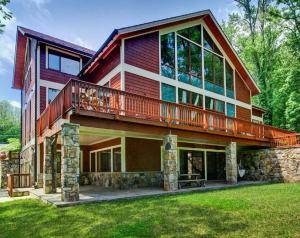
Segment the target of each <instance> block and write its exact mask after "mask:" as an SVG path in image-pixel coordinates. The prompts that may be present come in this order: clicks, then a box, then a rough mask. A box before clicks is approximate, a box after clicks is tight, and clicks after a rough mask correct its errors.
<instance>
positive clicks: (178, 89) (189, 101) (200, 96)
mask: <svg viewBox="0 0 300 238" xmlns="http://www.w3.org/2000/svg"><path fill="white" fill-rule="evenodd" d="M180 90H183V91H186V92H187V94H188V102H187V103H183V102H180V101H179V97H180V96H179V95H180V93H179V91H180ZM177 94H178V103H179V104H182V105H189V106H193V107H198V108H201V109H203V95H202V94H201V93H195V92H192V91H189V90H187V89H185V88H180V87H178V88H177ZM193 94H196V95H199V98H200V101H201V106H196V105H194V104H193Z"/></svg>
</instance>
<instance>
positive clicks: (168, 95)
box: [161, 83, 176, 102]
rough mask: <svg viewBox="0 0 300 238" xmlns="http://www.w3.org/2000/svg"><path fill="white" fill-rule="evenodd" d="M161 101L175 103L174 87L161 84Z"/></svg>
mask: <svg viewBox="0 0 300 238" xmlns="http://www.w3.org/2000/svg"><path fill="white" fill-rule="evenodd" d="M161 94H162V96H161V99H162V100H164V101H168V102H176V89H175V87H173V86H171V85H168V84H165V83H162V84H161Z"/></svg>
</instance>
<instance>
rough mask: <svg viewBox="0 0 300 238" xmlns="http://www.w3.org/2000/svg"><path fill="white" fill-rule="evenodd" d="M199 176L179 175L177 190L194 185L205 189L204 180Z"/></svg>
mask: <svg viewBox="0 0 300 238" xmlns="http://www.w3.org/2000/svg"><path fill="white" fill-rule="evenodd" d="M201 177H202V176H201V174H179V176H178V188H179V189H181V188H182V187H183V186H186V185H188V184H189V185H191V184H192V183H195V184H196V185H197V186H198V187H205V179H203V178H201Z"/></svg>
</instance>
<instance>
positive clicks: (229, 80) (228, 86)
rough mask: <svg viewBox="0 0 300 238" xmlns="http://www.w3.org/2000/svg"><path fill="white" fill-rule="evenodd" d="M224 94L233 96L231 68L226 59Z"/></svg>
mask: <svg viewBox="0 0 300 238" xmlns="http://www.w3.org/2000/svg"><path fill="white" fill-rule="evenodd" d="M226 96H227V97H230V98H234V84H233V69H232V68H231V66H230V65H229V63H228V62H227V61H226Z"/></svg>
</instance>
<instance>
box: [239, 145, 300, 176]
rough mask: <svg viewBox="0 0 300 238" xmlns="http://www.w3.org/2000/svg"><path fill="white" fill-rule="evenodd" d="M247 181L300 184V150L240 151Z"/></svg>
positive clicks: (240, 159)
mask: <svg viewBox="0 0 300 238" xmlns="http://www.w3.org/2000/svg"><path fill="white" fill-rule="evenodd" d="M238 163H239V165H240V164H241V166H242V167H243V168H245V169H246V173H245V176H244V177H243V179H245V180H259V181H274V182H279V181H284V182H300V148H287V149H285V148H273V149H262V150H250V151H240V152H239V154H238Z"/></svg>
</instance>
